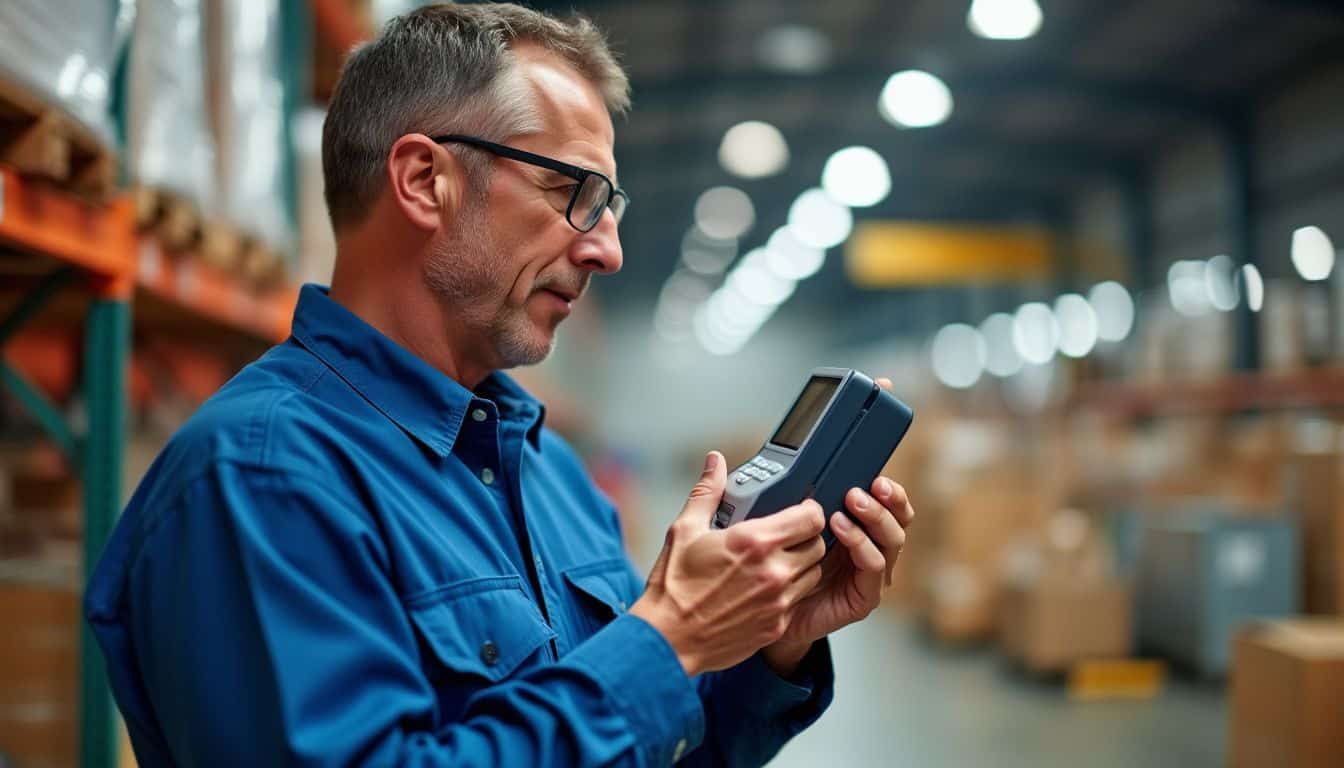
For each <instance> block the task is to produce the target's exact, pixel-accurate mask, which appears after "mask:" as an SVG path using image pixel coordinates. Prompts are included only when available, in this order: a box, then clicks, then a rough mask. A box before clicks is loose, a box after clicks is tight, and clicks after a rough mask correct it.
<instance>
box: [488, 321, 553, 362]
mask: <svg viewBox="0 0 1344 768" xmlns="http://www.w3.org/2000/svg"><path fill="white" fill-rule="evenodd" d="M554 347H555V330H554V329H553V328H552V329H547V328H541V327H537V326H535V325H533V326H532V327H530V328H528V329H527V331H526V332H525V333H510V334H506V335H505V336H504V337H503V338H501V339H500V340H499V345H498V348H499V355H500V357H501V358H502V359H503V361H504V365H503V366H502V367H504V368H517V367H519V366H524V365H536V364H537V363H540V362H541V361H543V360H545V359H546V358H547V356H549V355H550V354H551V350H552V349H554Z"/></svg>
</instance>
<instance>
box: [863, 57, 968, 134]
mask: <svg viewBox="0 0 1344 768" xmlns="http://www.w3.org/2000/svg"><path fill="white" fill-rule="evenodd" d="M877 108H878V112H880V113H881V114H882V117H883V118H885V119H886V120H887V121H888V122H890V123H893V124H895V125H898V126H902V127H906V128H925V127H928V126H931V125H937V124H939V123H941V122H943V121H944V120H946V119H947V116H948V115H950V114H952V92H951V91H949V90H948V89H947V85H946V84H944V83H943V81H942V80H939V79H938V78H936V77H934V76H933V75H931V74H929V73H928V72H923V71H920V70H917V69H907V70H905V71H903V72H897V73H896V74H894V75H892V76H891V77H890V78H889V79H888V80H887V84H886V85H884V86H883V87H882V95H881V96H880V97H879V98H878V102H877Z"/></svg>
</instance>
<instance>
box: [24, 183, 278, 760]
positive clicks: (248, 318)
mask: <svg viewBox="0 0 1344 768" xmlns="http://www.w3.org/2000/svg"><path fill="white" fill-rule="evenodd" d="M0 280H3V282H4V285H5V286H6V289H5V291H4V293H5V294H6V297H7V299H9V298H12V299H14V300H13V301H7V303H8V304H10V305H11V306H12V309H10V311H9V313H8V315H6V316H5V317H3V318H2V319H0V344H3V343H4V342H6V341H7V340H9V339H10V338H12V337H13V336H14V334H16V333H17V332H18V331H19V330H21V329H22V328H23V327H24V326H25V325H27V324H28V323H29V322H30V321H31V320H32V319H33V318H34V317H35V316H36V315H37V314H38V313H39V312H41V311H42V310H43V309H44V308H47V307H50V306H52V305H53V304H55V303H58V301H59V300H60V299H62V298H68V297H69V295H70V294H71V293H72V292H81V293H82V294H83V296H82V299H87V303H86V302H85V301H83V300H81V301H80V302H79V303H78V304H77V305H76V306H77V307H78V309H77V312H78V313H79V315H78V317H79V322H82V324H83V328H84V365H83V371H84V381H83V383H82V387H83V396H84V401H85V409H86V414H87V423H86V426H85V428H84V430H83V431H82V433H81V432H80V431H77V430H76V429H75V428H74V427H72V426H71V425H70V424H69V423H68V422H67V420H66V418H65V415H64V414H63V413H62V412H61V409H60V408H59V407H58V406H57V405H56V404H55V403H53V402H51V401H50V400H49V399H48V398H47V396H46V395H45V394H43V393H42V391H41V390H40V389H39V388H38V387H36V386H34V385H32V384H31V383H29V382H28V381H27V380H26V379H25V377H24V376H23V374H21V373H20V372H19V371H18V370H17V369H15V368H13V367H12V366H10V365H9V364H8V363H6V362H4V361H3V360H0V380H2V381H3V384H4V385H5V387H6V388H8V389H9V390H11V391H12V392H13V393H14V395H15V396H16V397H17V398H18V399H19V401H20V402H22V403H23V404H24V405H25V406H26V407H27V408H28V409H29V410H30V411H31V412H32V413H33V415H34V416H35V418H36V419H37V421H38V422H39V423H40V424H41V425H42V426H43V427H44V428H45V429H46V431H47V432H48V433H49V434H50V435H51V437H52V438H53V440H54V441H55V443H56V444H57V445H58V446H59V447H60V448H61V449H62V451H63V452H64V453H65V454H66V457H67V459H68V461H69V463H70V465H71V466H72V467H74V468H75V470H76V471H77V472H78V473H79V474H80V476H81V477H82V479H83V494H84V531H85V533H84V557H83V560H84V572H85V573H86V574H87V573H89V572H91V571H92V569H93V566H94V564H95V562H96V561H97V558H98V555H99V554H100V553H101V551H102V548H103V545H104V544H105V543H106V541H107V537H108V536H109V535H110V533H111V530H112V526H113V524H114V522H115V520H116V517H117V513H118V509H119V507H120V503H121V490H122V489H121V467H122V459H123V450H124V445H125V442H126V431H127V430H126V424H127V369H128V361H129V356H130V344H131V326H132V320H133V317H132V312H133V308H136V307H139V306H142V305H143V306H146V307H149V306H151V305H152V306H153V308H154V311H153V313H152V319H149V318H148V317H147V318H146V320H147V322H152V323H153V324H154V325H155V326H156V327H159V326H188V327H190V326H193V325H194V324H200V323H201V322H202V321H204V322H206V323H208V324H209V325H210V326H212V327H213V328H214V329H215V332H216V333H218V334H224V335H231V336H234V337H236V338H239V337H240V338H241V339H243V340H246V341H247V342H249V343H252V344H254V345H257V346H260V345H264V344H266V343H272V342H277V341H280V340H282V339H283V338H284V337H285V336H286V335H287V334H288V332H289V319H290V316H291V314H292V310H293V306H294V302H295V300H296V298H297V290H296V289H295V288H294V287H293V286H289V285H284V286H279V287H276V288H273V289H270V290H268V291H266V292H264V293H257V292H255V291H253V290H252V289H251V288H250V287H248V286H247V285H246V284H245V283H243V282H242V281H240V280H237V279H235V278H232V277H231V276H229V275H227V274H225V273H223V272H221V271H218V270H215V269H211V268H210V267H208V266H205V265H199V264H196V263H194V261H193V260H191V259H189V258H185V257H183V256H181V255H177V254H171V253H167V252H165V251H163V250H162V249H161V248H160V246H159V244H158V243H157V241H156V240H155V239H154V238H152V237H149V236H143V235H141V234H138V233H137V232H136V229H135V213H134V206H133V203H132V202H131V200H130V199H129V198H128V197H126V196H121V197H117V198H114V199H112V200H111V201H109V202H106V203H94V202H89V201H87V200H83V199H80V198H78V197H75V196H74V195H71V194H69V193H68V192H65V191H63V190H62V189H60V188H58V187H56V186H53V185H50V184H47V183H44V182H40V181H35V180H31V179H28V178H25V177H23V176H20V175H19V174H18V173H16V172H14V171H12V170H10V169H6V168H0ZM16 289H17V290H18V291H20V292H19V293H18V294H17V296H16V295H15V290H16ZM64 314H65V315H67V316H68V315H70V314H71V312H69V311H67V312H66V313H64ZM81 627H82V629H81V640H80V643H81V650H80V701H81V705H80V719H81V724H80V727H81V745H80V757H81V764H82V765H84V766H112V765H115V764H116V741H115V736H114V724H115V718H114V711H113V705H112V700H111V696H110V693H109V691H108V689H107V684H106V681H105V676H104V673H103V663H102V657H101V654H100V653H99V652H98V650H97V647H96V645H95V643H94V639H93V637H92V635H91V634H90V632H89V630H88V627H87V626H84V625H83V622H81Z"/></svg>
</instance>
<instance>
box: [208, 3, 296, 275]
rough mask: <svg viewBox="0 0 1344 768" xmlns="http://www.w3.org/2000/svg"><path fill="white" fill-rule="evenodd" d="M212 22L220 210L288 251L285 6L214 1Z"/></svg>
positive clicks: (267, 242) (274, 246)
mask: <svg viewBox="0 0 1344 768" xmlns="http://www.w3.org/2000/svg"><path fill="white" fill-rule="evenodd" d="M211 21H212V23H213V28H212V33H211V37H212V40H211V46H210V47H211V49H212V50H211V53H210V55H211V56H212V58H213V61H212V69H213V71H212V72H211V80H212V82H213V84H214V85H215V86H216V87H217V88H218V91H217V92H216V93H214V94H213V98H214V99H215V106H216V108H217V110H218V112H217V115H216V124H215V128H216V130H215V139H216V155H217V161H216V167H217V168H218V169H219V173H218V181H219V187H218V194H219V205H220V207H221V209H222V212H223V214H224V215H225V216H226V217H227V218H229V219H230V220H231V221H233V222H234V223H235V224H236V225H238V227H239V228H240V229H242V230H243V231H244V232H246V233H247V234H250V235H253V236H256V237H259V238H261V240H263V241H264V242H265V243H266V244H267V245H269V246H271V247H272V248H276V249H280V250H288V248H289V246H290V243H291V242H292V238H293V233H292V230H291V227H290V221H289V218H288V215H287V213H286V211H287V210H288V208H287V206H286V204H285V162H286V154H287V153H288V152H289V146H288V139H287V133H286V130H285V120H284V85H283V83H282V81H281V78H280V67H281V52H280V46H281V35H280V6H279V2H278V1H277V0H230V1H229V2H221V0H214V2H213V11H212V18H211Z"/></svg>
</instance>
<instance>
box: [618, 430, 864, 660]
mask: <svg viewBox="0 0 1344 768" xmlns="http://www.w3.org/2000/svg"><path fill="white" fill-rule="evenodd" d="M726 483H727V466H726V464H725V462H724V459H723V456H721V455H719V454H718V453H717V452H714V453H710V454H709V457H708V458H707V459H706V461H705V471H704V474H703V475H701V477H700V481H699V482H697V483H696V484H695V488H693V489H692V490H691V494H690V498H688V499H687V501H686V505H685V507H683V508H682V511H681V514H680V515H679V516H678V517H677V519H676V521H675V522H673V523H672V526H671V527H670V528H669V529H668V531H667V539H666V541H665V543H664V544H663V551H662V552H661V553H659V555H658V561H657V562H655V563H654V565H653V570H652V571H651V572H650V574H649V581H648V584H647V586H646V587H645V590H644V594H643V595H642V596H641V597H640V598H639V600H638V601H637V602H636V603H635V604H634V605H633V606H632V607H631V608H630V612H631V613H633V614H635V615H636V616H639V617H640V618H642V619H644V620H645V621H647V622H649V624H651V625H653V627H654V628H655V629H657V630H658V631H659V632H661V633H662V635H663V637H665V638H667V641H668V643H669V644H670V645H671V646H672V648H673V650H675V651H676V653H677V658H678V659H680V661H681V665H682V667H683V668H684V669H685V670H686V674H688V675H698V674H700V673H702V672H709V671H712V670H716V669H726V668H728V667H731V666H734V665H736V664H738V663H740V662H742V661H743V660H745V659H746V658H747V657H749V656H751V655H752V654H753V653H755V652H756V651H757V650H759V649H760V648H762V647H763V646H766V645H769V644H771V643H774V642H775V641H777V640H779V639H780V637H781V636H783V634H784V632H785V630H786V629H787V628H788V627H789V626H790V616H791V614H792V612H793V609H794V606H795V605H797V604H798V602H799V601H800V600H802V599H803V598H804V597H805V596H806V595H808V594H811V593H812V592H813V591H814V590H815V589H816V588H817V586H818V584H819V583H820V582H821V578H822V569H821V565H820V564H821V560H822V557H823V556H824V555H825V554H826V547H825V544H824V543H823V542H822V539H821V536H820V534H821V531H822V529H823V527H824V526H825V523H826V518H825V516H824V515H823V514H822V511H821V507H820V505H818V504H817V503H816V502H815V501H805V502H803V503H801V504H797V505H795V506H792V507H787V508H785V509H783V510H780V511H779V512H778V513H776V514H773V515H769V516H766V517H761V518H757V519H753V520H745V521H743V522H741V523H738V524H736V525H733V526H731V527H729V528H727V529H726V530H712V529H711V528H710V521H711V520H712V519H713V517H714V512H715V511H716V510H717V509H718V506H719V500H720V499H721V498H722V497H723V489H724V486H725V484H726ZM857 535H859V536H863V534H862V533H861V532H859V533H858V534H857Z"/></svg>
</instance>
